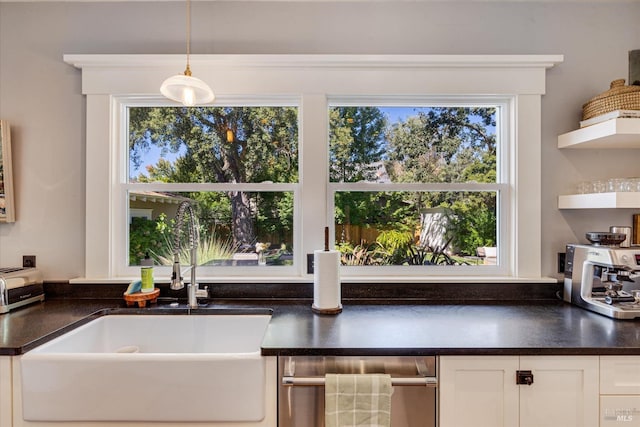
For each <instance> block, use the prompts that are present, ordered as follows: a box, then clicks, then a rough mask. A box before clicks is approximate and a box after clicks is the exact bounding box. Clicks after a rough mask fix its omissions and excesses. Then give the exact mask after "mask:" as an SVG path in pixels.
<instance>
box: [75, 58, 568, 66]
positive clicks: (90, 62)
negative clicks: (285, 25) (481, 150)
mask: <svg viewBox="0 0 640 427" xmlns="http://www.w3.org/2000/svg"><path fill="white" fill-rule="evenodd" d="M64 61H65V62H66V63H68V64H70V65H73V66H74V67H76V68H80V69H84V68H106V69H108V68H137V69H140V68H165V67H178V68H179V67H182V66H184V64H185V55H183V54H171V55H128V54H127V55H119V54H108V55H101V54H80V55H75V54H67V55H64ZM190 61H191V64H193V65H194V66H196V67H197V66H201V67H223V68H227V67H230V68H235V67H242V68H338V69H339V68H356V69H357V68H405V69H406V68H407V67H409V68H551V67H553V66H554V65H556V64H559V63H561V62H563V61H564V56H563V55H348V54H347V55H191V57H190Z"/></svg>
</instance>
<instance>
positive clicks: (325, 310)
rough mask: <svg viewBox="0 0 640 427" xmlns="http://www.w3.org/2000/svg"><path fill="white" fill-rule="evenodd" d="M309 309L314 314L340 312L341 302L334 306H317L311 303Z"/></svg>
mask: <svg viewBox="0 0 640 427" xmlns="http://www.w3.org/2000/svg"><path fill="white" fill-rule="evenodd" d="M311 311H313V312H314V313H316V314H340V313H342V304H340V305H339V306H337V307H335V308H319V307H316V305H315V304H311Z"/></svg>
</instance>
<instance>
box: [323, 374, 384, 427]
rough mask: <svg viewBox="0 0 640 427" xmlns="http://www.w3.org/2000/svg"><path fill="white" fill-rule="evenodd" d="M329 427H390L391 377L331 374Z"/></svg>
mask: <svg viewBox="0 0 640 427" xmlns="http://www.w3.org/2000/svg"><path fill="white" fill-rule="evenodd" d="M324 387H325V389H324V407H325V410H324V411H325V427H356V426H357V427H389V426H390V425H391V393H392V392H393V388H392V387H391V376H390V375H383V374H366V375H365V374H353V375H352V374H327V375H326V376H325V386H324Z"/></svg>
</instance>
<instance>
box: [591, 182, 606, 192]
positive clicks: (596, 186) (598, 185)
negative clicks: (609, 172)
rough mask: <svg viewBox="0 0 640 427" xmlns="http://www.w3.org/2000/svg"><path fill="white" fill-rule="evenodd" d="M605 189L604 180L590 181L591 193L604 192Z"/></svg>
mask: <svg viewBox="0 0 640 427" xmlns="http://www.w3.org/2000/svg"><path fill="white" fill-rule="evenodd" d="M606 191H607V183H606V181H593V182H592V183H591V192H592V193H604V192H606Z"/></svg>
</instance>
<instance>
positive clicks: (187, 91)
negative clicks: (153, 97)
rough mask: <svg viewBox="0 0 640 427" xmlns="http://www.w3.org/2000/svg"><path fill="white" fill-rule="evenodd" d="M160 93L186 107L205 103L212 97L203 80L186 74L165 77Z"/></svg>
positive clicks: (211, 99) (211, 92)
mask: <svg viewBox="0 0 640 427" xmlns="http://www.w3.org/2000/svg"><path fill="white" fill-rule="evenodd" d="M160 93H162V94H163V95H164V96H166V97H167V98H169V99H171V100H173V101H177V102H180V103H182V104H183V105H185V106H188V107H192V106H194V105H197V104H207V103H209V102H211V101H213V99H214V95H213V91H212V90H211V88H210V87H209V86H208V85H207V84H206V83H205V82H203V81H202V80H200V79H199V78H197V77H193V76H190V75H186V74H177V75H175V76H171V77H169V78H168V79H166V80H165V81H164V82H162V86H160Z"/></svg>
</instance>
